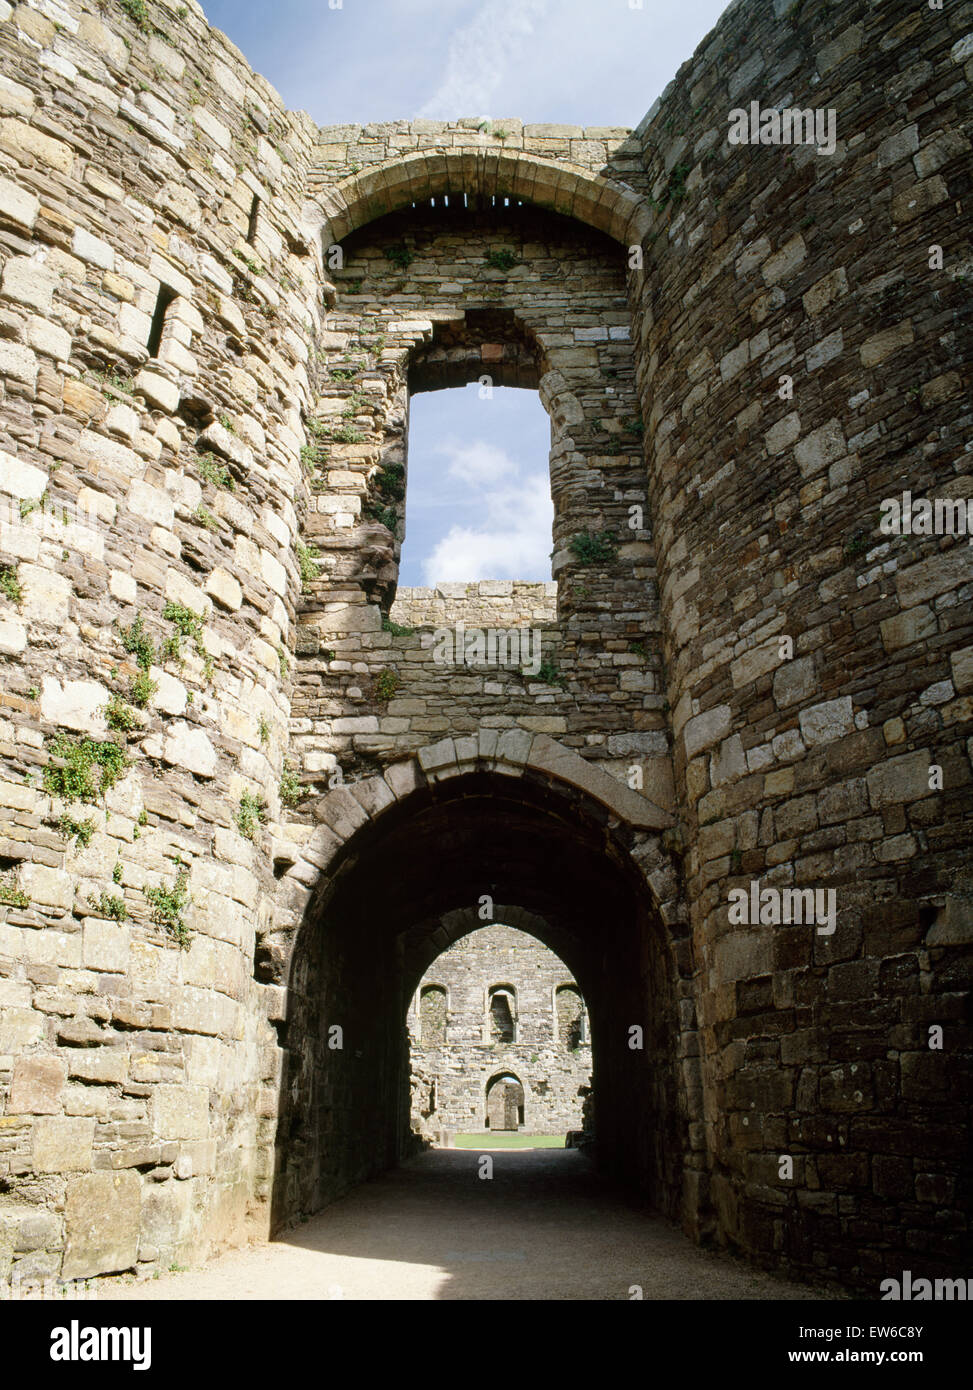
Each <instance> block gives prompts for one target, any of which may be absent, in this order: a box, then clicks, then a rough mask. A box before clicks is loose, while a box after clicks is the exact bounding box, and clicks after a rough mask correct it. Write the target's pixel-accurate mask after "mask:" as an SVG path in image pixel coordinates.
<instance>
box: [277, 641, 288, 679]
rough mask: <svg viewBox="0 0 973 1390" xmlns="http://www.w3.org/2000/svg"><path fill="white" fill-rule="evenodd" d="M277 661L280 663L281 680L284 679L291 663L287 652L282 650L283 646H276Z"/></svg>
mask: <svg viewBox="0 0 973 1390" xmlns="http://www.w3.org/2000/svg"><path fill="white" fill-rule="evenodd" d="M277 661H278V664H279V665H280V678H281V680H286V679H287V673H288V671H289V670H290V669H291V663H290V658H289V657H288V655H287V652H286V651H285V650H284V648H283V647H278V648H277Z"/></svg>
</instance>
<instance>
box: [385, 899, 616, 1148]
mask: <svg viewBox="0 0 973 1390" xmlns="http://www.w3.org/2000/svg"><path fill="white" fill-rule="evenodd" d="M470 925H471V929H470V930H468V931H467V933H466V934H465V935H462V936H460V937H459V938H458V939H457V940H456V941H454V942H453V944H452V945H450V946H448V947H447V948H446V949H445V950H444V951H443V952H442V954H441V955H439V956H438V957H437V958H436V960H435V961H434V962H433V963H432V965H431V966H430V967H429V970H428V971H427V972H426V974H425V975H424V976H423V979H422V981H421V982H420V985H419V990H418V998H419V1005H418V1010H417V1008H416V1004H415V998H413V1000H412V1002H411V1004H410V1008H409V1013H408V1016H407V1020H406V1021H407V1025H408V1030H409V1044H410V1087H411V1095H412V1112H411V1121H410V1123H411V1128H412V1132H413V1134H414V1135H416V1136H417V1137H418V1138H419V1139H420V1140H423V1141H427V1142H431V1143H433V1144H435V1145H441V1144H443V1143H445V1144H447V1145H449V1144H452V1143H453V1142H454V1141H456V1140H458V1141H459V1143H460V1145H461V1147H467V1146H468V1145H467V1144H466V1141H467V1140H470V1141H475V1140H476V1139H477V1137H478V1135H479V1136H482V1132H483V1129H484V1117H485V1116H486V1117H488V1123H486V1128H487V1129H490V1130H495V1129H498V1128H504V1127H506V1128H521V1129H523V1128H524V1127H525V1124H526V1133H527V1135H529V1136H546V1138H547V1139H548V1140H550V1141H552V1142H553V1138H554V1137H557V1138H559V1139H560V1140H561V1142H562V1143H564V1142H565V1141H566V1137H567V1135H569V1134H572V1133H573V1134H576V1135H577V1134H581V1133H583V1132H584V1129H585V1113H584V1105H583V1101H584V1096H585V1095H586V1094H587V1093H588V1092H589V1091H590V1088H591V1070H592V1063H591V1047H590V1045H588V1043H587V1039H585V1041H584V1042H582V1041H581V1039H580V1035H579V1036H578V1037H577V1039H575V1041H574V1045H573V1046H572V1047H571V1048H570V1049H568V1048H566V1047H565V1045H564V1042H563V1038H562V1031H563V1030H561V1029H559V1025H558V1020H557V1018H556V1017H555V1016H554V1014H553V1013H552V1009H551V1001H552V997H553V996H554V994H555V993H557V994H558V997H559V998H560V996H561V993H563V992H565V991H567V992H569V993H570V994H572V996H573V998H574V999H575V1000H576V1001H577V1004H578V1008H577V1010H576V1011H575V1012H576V1013H578V1014H580V1010H581V995H580V992H579V990H578V989H577V988H576V987H575V986H574V985H571V984H568V985H565V984H564V983H563V981H564V980H565V977H566V976H569V975H570V971H569V970H568V967H567V966H566V965H565V963H564V961H563V960H562V959H561V958H560V956H558V955H557V954H556V952H554V951H553V950H551V949H550V947H549V946H547V945H545V944H544V942H543V940H541V939H540V937H539V936H538V935H536V934H535V932H533V931H526V930H522V929H521V928H519V927H513V926H508V925H506V923H503V922H499V921H497V922H494V923H491V924H490V925H488V926H483V925H481V924H480V922H479V919H478V918H476V919H475V920H472V921H471V924H470ZM542 930H543V928H542ZM433 980H435V981H441V982H443V983H442V984H433V983H431V981H433ZM447 992H448V996H449V1001H450V1003H449V1029H448V1036H446V1037H445V1038H443V1037H441V1036H440V1035H438V1034H437V1035H432V1034H431V1033H430V1030H429V1028H428V1026H427V1015H428V1009H429V1007H430V1006H429V1003H428V1000H429V998H430V997H431V996H432V995H433V994H434V993H438V994H441V995H442V996H443V997H445V995H446V993H447ZM501 1068H502V1070H501ZM508 1073H509V1074H510V1075H511V1076H513V1077H515V1078H516V1082H517V1084H518V1085H520V1086H521V1087H522V1088H523V1090H524V1093H525V1094H526V1095H527V1097H528V1098H529V1101H530V1107H529V1116H528V1119H527V1121H525V1119H524V1115H523V1114H521V1115H520V1119H519V1121H518V1123H517V1125H514V1126H510V1125H507V1126H503V1125H502V1124H501V1123H500V1120H499V1119H498V1115H499V1113H500V1112H497V1114H494V1112H493V1110H492V1109H491V1106H490V1105H489V1104H486V1109H485V1110H484V1105H485V1103H486V1102H485V1098H488V1097H489V1096H490V1094H491V1087H492V1086H493V1085H494V1083H495V1082H497V1081H498V1079H503V1078H504V1077H506V1076H507V1074H508ZM430 1095H435V1097H436V1104H435V1105H434V1106H431V1105H430V1104H429V1097H430ZM495 1099H496V1098H495ZM496 1103H497V1104H498V1105H500V1107H501V1110H502V1108H503V1106H502V1101H501V1100H500V1099H498V1100H497V1101H496ZM516 1106H517V1107H519V1108H520V1110H523V1106H524V1099H523V1096H521V1097H520V1098H519V1099H518V1100H517V1102H516ZM589 1109H590V1107H589ZM501 1118H502V1117H501Z"/></svg>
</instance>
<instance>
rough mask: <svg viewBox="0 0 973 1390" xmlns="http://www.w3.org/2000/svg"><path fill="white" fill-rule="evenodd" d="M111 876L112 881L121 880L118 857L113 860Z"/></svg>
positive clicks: (117, 881) (120, 865)
mask: <svg viewBox="0 0 973 1390" xmlns="http://www.w3.org/2000/svg"><path fill="white" fill-rule="evenodd" d="M111 878H112V883H121V881H122V861H121V860H120V859H116V860H115V867H114V868H113V869H112V871H111Z"/></svg>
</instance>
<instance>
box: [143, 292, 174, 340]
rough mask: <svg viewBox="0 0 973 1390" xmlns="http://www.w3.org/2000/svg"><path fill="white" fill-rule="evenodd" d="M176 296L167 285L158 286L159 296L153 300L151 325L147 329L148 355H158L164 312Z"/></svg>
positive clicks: (164, 319) (163, 328) (164, 318)
mask: <svg viewBox="0 0 973 1390" xmlns="http://www.w3.org/2000/svg"><path fill="white" fill-rule="evenodd" d="M176 298H177V295H176V292H175V290H174V289H172V288H170V286H169V285H160V286H159V296H158V298H157V299H156V301H155V313H154V314H153V315H152V326H151V328H150V329H149V342H148V348H149V356H150V357H158V355H159V348H160V347H161V346H162V334H163V331H164V330H165V326H166V313H167V311H168V309H169V305H170V304H171V303H172V301H173V300H174V299H176Z"/></svg>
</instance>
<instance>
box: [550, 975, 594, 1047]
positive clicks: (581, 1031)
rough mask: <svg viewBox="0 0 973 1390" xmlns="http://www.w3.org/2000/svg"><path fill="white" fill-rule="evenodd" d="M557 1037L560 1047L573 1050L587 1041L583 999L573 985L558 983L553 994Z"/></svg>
mask: <svg viewBox="0 0 973 1390" xmlns="http://www.w3.org/2000/svg"><path fill="white" fill-rule="evenodd" d="M554 1002H555V1010H556V1014H557V1038H558V1042H559V1043H560V1045H561V1047H563V1048H566V1049H567V1050H568V1051H569V1052H574V1051H575V1050H576V1049H577V1048H579V1047H582V1046H583V1045H584V1044H585V1043H586V1042H587V1041H588V1035H587V1026H586V1019H585V1008H584V1000H583V999H582V998H581V993H580V991H579V990H578V989H577V988H576V987H575V986H574V985H560V986H559V987H558V989H557V992H556V994H555V996H554Z"/></svg>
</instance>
